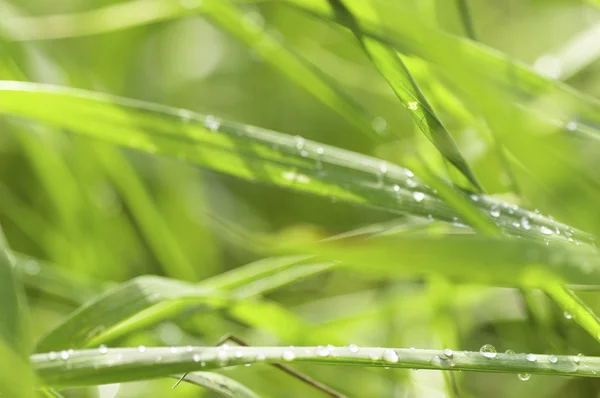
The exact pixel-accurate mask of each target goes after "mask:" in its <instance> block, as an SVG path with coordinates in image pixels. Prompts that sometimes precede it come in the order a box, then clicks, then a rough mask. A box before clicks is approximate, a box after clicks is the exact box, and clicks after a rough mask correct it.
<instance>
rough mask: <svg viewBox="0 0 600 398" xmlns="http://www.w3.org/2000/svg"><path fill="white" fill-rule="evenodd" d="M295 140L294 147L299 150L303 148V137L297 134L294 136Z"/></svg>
mask: <svg viewBox="0 0 600 398" xmlns="http://www.w3.org/2000/svg"><path fill="white" fill-rule="evenodd" d="M295 140H296V149H297V150H299V151H301V150H302V149H304V138H302V137H300V136H299V135H297V136H296V137H295Z"/></svg>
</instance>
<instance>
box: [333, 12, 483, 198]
mask: <svg viewBox="0 0 600 398" xmlns="http://www.w3.org/2000/svg"><path fill="white" fill-rule="evenodd" d="M329 2H330V4H331V6H332V7H333V8H334V9H335V11H336V12H337V14H338V18H339V19H341V20H345V21H348V24H349V27H350V29H351V30H352V32H353V33H354V35H355V36H356V37H357V39H358V40H359V42H360V43H361V45H362V47H363V49H364V51H365V52H366V53H367V55H368V56H369V58H370V59H371V61H372V62H373V64H374V65H375V67H376V68H377V69H378V70H379V72H380V73H381V75H382V76H383V77H384V78H385V79H386V81H387V82H388V84H389V85H390V87H391V88H392V89H393V90H394V92H395V93H396V95H397V97H398V99H399V100H400V102H401V103H402V105H403V106H404V107H405V108H406V109H407V110H408V111H409V113H410V115H411V117H412V118H413V120H414V122H415V123H416V124H417V126H418V127H419V129H420V130H421V131H422V132H423V134H425V136H427V138H428V139H429V140H431V142H432V143H433V144H434V145H435V146H436V148H437V149H438V150H439V151H440V153H441V154H442V156H444V157H445V158H446V159H447V160H448V161H449V162H450V163H451V164H452V165H453V166H454V167H456V168H457V169H458V171H459V172H461V173H462V174H463V175H464V177H465V178H466V179H467V180H468V181H469V182H470V183H471V184H472V186H473V187H474V188H475V189H476V190H478V191H481V190H482V188H481V185H480V184H479V182H478V181H477V178H476V177H475V174H474V173H473V171H472V170H471V168H470V167H469V165H468V163H467V161H466V160H465V159H464V157H463V156H462V154H461V153H460V150H459V148H458V146H457V145H456V142H454V139H453V138H452V136H451V135H450V133H449V132H448V131H447V130H446V128H445V127H444V126H443V125H442V122H441V121H440V120H439V119H438V117H437V116H436V115H435V113H434V111H433V109H432V108H431V105H429V102H428V101H427V98H425V96H424V95H423V92H422V91H421V89H420V88H419V86H418V85H417V82H416V81H415V80H414V78H413V77H412V75H411V73H410V71H409V70H408V68H407V67H406V65H405V64H404V62H403V61H402V58H401V57H400V56H398V54H397V53H396V52H395V51H394V50H393V49H391V48H389V47H387V46H386V45H384V44H382V43H380V42H378V41H376V40H374V39H372V38H370V37H367V36H365V35H364V34H363V33H362V30H361V28H360V26H359V23H358V21H357V20H356V18H355V16H354V15H353V14H352V13H351V12H350V10H348V8H347V7H346V6H345V5H344V3H343V2H342V1H341V0H329ZM365 13H369V14H371V17H372V18H373V20H375V21H376V20H378V16H377V12H376V11H375V10H373V9H372V8H371V7H370V5H369V3H367V2H365V3H363V7H362V8H361V9H360V14H361V15H364V14H365Z"/></svg>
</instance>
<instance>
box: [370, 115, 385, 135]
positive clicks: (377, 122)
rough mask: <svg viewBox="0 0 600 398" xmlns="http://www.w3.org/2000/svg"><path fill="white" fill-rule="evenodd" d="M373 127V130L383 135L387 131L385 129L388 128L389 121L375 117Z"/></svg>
mask: <svg viewBox="0 0 600 398" xmlns="http://www.w3.org/2000/svg"><path fill="white" fill-rule="evenodd" d="M371 126H372V127H373V130H375V131H376V132H378V133H383V132H384V131H385V129H386V128H387V121H386V120H385V119H384V118H382V117H379V116H377V117H375V118H373V121H372V122H371Z"/></svg>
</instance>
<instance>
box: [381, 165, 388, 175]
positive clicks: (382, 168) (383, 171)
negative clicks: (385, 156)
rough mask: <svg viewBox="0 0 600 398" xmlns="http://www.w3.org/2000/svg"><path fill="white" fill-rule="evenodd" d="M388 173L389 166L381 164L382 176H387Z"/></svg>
mask: <svg viewBox="0 0 600 398" xmlns="http://www.w3.org/2000/svg"><path fill="white" fill-rule="evenodd" d="M387 171H388V168H387V164H385V163H381V164H380V165H379V173H380V174H382V175H385V174H386V173H387Z"/></svg>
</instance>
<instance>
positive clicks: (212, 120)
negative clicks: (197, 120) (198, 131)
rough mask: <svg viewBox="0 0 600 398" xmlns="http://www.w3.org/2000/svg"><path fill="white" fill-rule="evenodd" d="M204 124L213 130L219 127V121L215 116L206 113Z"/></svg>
mask: <svg viewBox="0 0 600 398" xmlns="http://www.w3.org/2000/svg"><path fill="white" fill-rule="evenodd" d="M204 125H205V126H206V128H208V129H209V130H210V131H212V132H215V131H217V130H218V129H219V127H221V122H219V121H218V120H217V118H216V117H214V116H212V115H208V116H207V117H206V120H204Z"/></svg>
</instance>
